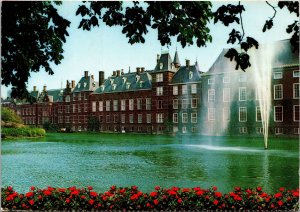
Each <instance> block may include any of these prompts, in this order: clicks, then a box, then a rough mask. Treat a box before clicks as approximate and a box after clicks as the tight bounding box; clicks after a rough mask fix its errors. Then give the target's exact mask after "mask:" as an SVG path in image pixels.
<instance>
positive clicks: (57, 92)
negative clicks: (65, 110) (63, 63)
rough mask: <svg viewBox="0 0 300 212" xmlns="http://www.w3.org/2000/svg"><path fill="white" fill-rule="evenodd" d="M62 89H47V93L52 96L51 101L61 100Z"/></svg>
mask: <svg viewBox="0 0 300 212" xmlns="http://www.w3.org/2000/svg"><path fill="white" fill-rule="evenodd" d="M63 93H64V89H52V90H48V91H47V95H48V97H49V100H50V98H53V102H62V101H63Z"/></svg>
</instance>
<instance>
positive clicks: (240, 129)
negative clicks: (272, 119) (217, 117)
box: [239, 127, 300, 135]
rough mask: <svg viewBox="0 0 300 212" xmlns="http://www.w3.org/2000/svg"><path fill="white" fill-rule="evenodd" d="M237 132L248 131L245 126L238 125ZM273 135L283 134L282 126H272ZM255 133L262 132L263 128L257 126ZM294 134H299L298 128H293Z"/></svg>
mask: <svg viewBox="0 0 300 212" xmlns="http://www.w3.org/2000/svg"><path fill="white" fill-rule="evenodd" d="M239 132H240V133H241V134H244V133H248V128H247V127H239ZM274 132H275V135H279V134H283V128H282V127H275V128H274ZM256 133H257V134H263V128H262V127H257V128H256ZM294 134H296V135H299V134H300V128H294Z"/></svg>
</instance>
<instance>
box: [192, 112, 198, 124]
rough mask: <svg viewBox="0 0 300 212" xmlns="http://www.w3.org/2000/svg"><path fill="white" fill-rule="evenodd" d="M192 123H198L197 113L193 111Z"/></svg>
mask: <svg viewBox="0 0 300 212" xmlns="http://www.w3.org/2000/svg"><path fill="white" fill-rule="evenodd" d="M191 123H197V113H191Z"/></svg>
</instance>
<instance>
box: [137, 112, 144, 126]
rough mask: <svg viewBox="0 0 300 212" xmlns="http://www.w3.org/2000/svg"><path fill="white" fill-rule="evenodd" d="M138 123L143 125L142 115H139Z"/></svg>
mask: <svg viewBox="0 0 300 212" xmlns="http://www.w3.org/2000/svg"><path fill="white" fill-rule="evenodd" d="M138 123H139V124H141V123H143V115H142V114H138Z"/></svg>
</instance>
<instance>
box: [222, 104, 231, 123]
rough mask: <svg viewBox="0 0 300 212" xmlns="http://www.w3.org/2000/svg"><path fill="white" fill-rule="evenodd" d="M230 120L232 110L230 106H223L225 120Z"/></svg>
mask: <svg viewBox="0 0 300 212" xmlns="http://www.w3.org/2000/svg"><path fill="white" fill-rule="evenodd" d="M229 120H230V110H229V108H228V107H224V108H223V121H229Z"/></svg>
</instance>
